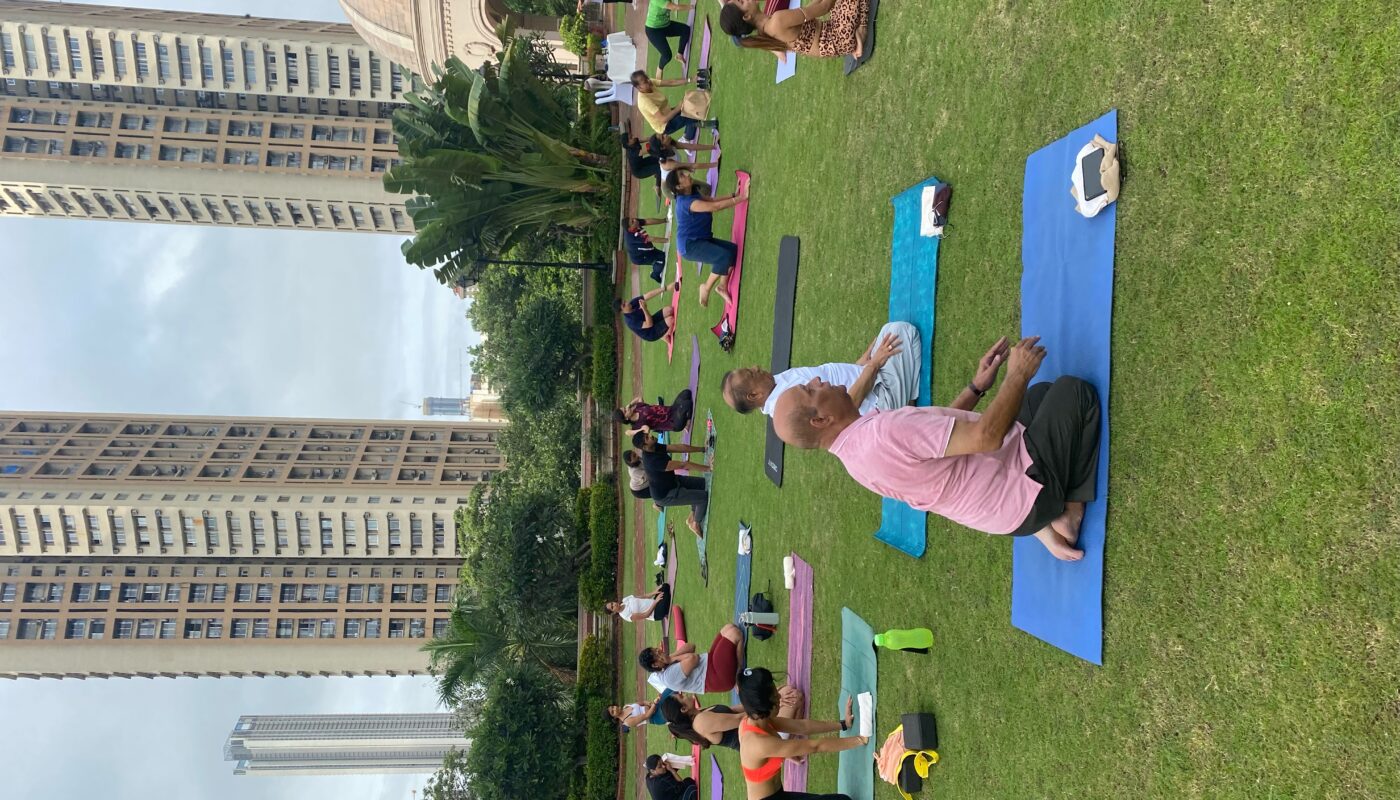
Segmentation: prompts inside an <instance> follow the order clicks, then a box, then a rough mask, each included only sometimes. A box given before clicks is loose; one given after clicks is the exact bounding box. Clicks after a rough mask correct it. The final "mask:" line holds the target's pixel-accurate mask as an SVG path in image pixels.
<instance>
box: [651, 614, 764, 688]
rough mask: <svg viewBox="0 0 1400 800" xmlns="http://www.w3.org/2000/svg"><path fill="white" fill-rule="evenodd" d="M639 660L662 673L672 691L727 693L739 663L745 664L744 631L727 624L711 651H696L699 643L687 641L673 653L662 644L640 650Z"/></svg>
mask: <svg viewBox="0 0 1400 800" xmlns="http://www.w3.org/2000/svg"><path fill="white" fill-rule="evenodd" d="M637 663H638V664H640V665H641V667H642V669H644V670H646V671H647V672H654V673H656V674H657V675H658V676H660V678H661V684H662V685H663V686H665V687H666V688H667V689H670V690H672V691H676V692H686V693H688V694H704V693H706V692H727V691H729V690H730V689H733V688H734V682H735V681H736V680H737V679H738V676H739V665H740V664H742V663H744V632H743V631H741V630H739V628H738V626H737V625H733V624H726V625H725V626H724V627H723V628H720V629H719V633H717V634H715V638H714V641H712V642H710V649H709V651H708V652H705V653H696V652H695V645H693V644H690V643H686V644H683V645H681V646H679V647H677V648H676V651H675V652H674V653H669V652H667V651H666V645H665V644H659V645H657V646H656V647H648V648H645V649H643V650H642V651H641V652H640V653H638V654H637Z"/></svg>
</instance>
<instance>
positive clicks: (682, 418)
mask: <svg viewBox="0 0 1400 800" xmlns="http://www.w3.org/2000/svg"><path fill="white" fill-rule="evenodd" d="M694 410H695V399H694V397H693V396H692V395H691V393H690V390H689V389H682V390H681V393H680V394H678V395H676V399H675V400H673V401H672V402H671V404H670V405H669V406H667V405H660V404H657V403H648V402H646V401H644V400H642V398H640V397H638V398H636V399H634V400H633V401H632V402H631V403H628V404H627V407H626V408H619V409H617V410H616V411H614V412H613V421H614V422H621V423H628V422H630V423H632V425H633V427H632V428H631V429H629V430H628V431H627V435H628V436H636V435H637V434H638V433H639V432H643V431H661V432H665V433H670V432H673V431H683V430H685V427H686V426H687V425H689V424H690V416H691V414H692V413H693V412H694Z"/></svg>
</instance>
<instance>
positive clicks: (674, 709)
mask: <svg viewBox="0 0 1400 800" xmlns="http://www.w3.org/2000/svg"><path fill="white" fill-rule="evenodd" d="M779 695H780V697H781V702H780V704H779V708H778V716H779V717H783V718H784V719H795V718H797V717H798V716H800V715H801V713H802V706H803V700H804V698H803V696H802V692H801V691H800V690H799V689H797V688H796V687H793V686H782V687H780V688H779ZM656 707H657V709H658V710H660V711H661V716H662V718H663V719H665V720H666V723H667V724H666V727H667V728H668V729H669V730H670V731H671V735H672V736H674V737H676V738H678V739H684V740H686V741H687V742H690V743H691V744H697V745H699V746H700V747H701V748H707V747H709V746H710V745H719V746H720V747H728V748H729V749H731V750H738V749H739V723H740V722H742V721H743V719H744V707H743V706H742V705H735V706H728V705H722V704H716V705H712V706H710V707H709V708H700V707H699V706H698V705H694V706H693V705H688V704H686V703H685V702H682V701H681V700H680V699H679V698H677V697H676V696H674V695H672V696H671V697H664V698H661V699H660V700H657V702H656ZM785 735H786V734H784V736H785Z"/></svg>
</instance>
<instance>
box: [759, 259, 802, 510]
mask: <svg viewBox="0 0 1400 800" xmlns="http://www.w3.org/2000/svg"><path fill="white" fill-rule="evenodd" d="M801 247H802V243H801V242H800V241H799V240H798V238H797V237H796V236H784V237H783V238H782V240H781V241H779V242H778V282H777V290H776V291H775V292H774V293H773V354H772V356H771V357H770V358H769V364H768V371H769V372H771V373H773V374H774V375H777V374H778V373H779V372H782V371H783V370H785V369H787V368H788V367H790V366H792V312H793V306H794V305H795V304H796V302H797V261H798V256H799V254H800V251H801ZM767 426H768V432H767V437H768V438H767V439H766V440H765V441H764V444H763V474H764V475H767V476H768V480H770V481H772V482H773V485H774V486H778V487H780V488H781V487H782V485H783V440H782V439H779V438H778V432H777V431H776V430H774V428H773V420H772V418H769V419H768V422H767Z"/></svg>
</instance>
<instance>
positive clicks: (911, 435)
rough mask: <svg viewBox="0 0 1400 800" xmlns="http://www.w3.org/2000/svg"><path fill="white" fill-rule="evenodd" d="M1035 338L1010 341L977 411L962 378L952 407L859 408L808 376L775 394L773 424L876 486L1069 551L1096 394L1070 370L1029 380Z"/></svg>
mask: <svg viewBox="0 0 1400 800" xmlns="http://www.w3.org/2000/svg"><path fill="white" fill-rule="evenodd" d="M1039 341H1040V337H1038V336H1031V337H1028V338H1025V339H1022V340H1021V341H1020V342H1018V343H1017V344H1016V346H1015V347H1012V348H1011V350H1010V354H1009V356H1008V357H1007V360H1006V378H1005V380H1003V381H1002V383H1001V390H1000V391H998V392H997V396H996V398H995V399H993V400H992V403H991V405H990V406H988V408H987V411H986V412H985V413H983V414H977V413H976V412H974V411H973V410H972V409H973V408H974V407H975V406H976V404H977V400H978V399H980V397H981V391H980V387H978V386H969V387H968V388H967V389H964V390H963V392H962V393H961V394H959V395H958V399H957V400H956V401H954V404H953V406H952V407H951V408H938V407H933V406H929V407H922V408H901V409H898V410H896V411H879V410H876V411H873V412H871V413H869V414H866V415H865V416H861V414H860V411H859V409H857V408H856V405H855V404H854V403H853V402H851V396H850V394H848V393H847V392H846V389H845V387H843V386H835V385H832V384H830V383H827V382H825V381H823V380H821V379H820V378H813V379H812V380H811V381H810V382H809V383H806V384H803V385H802V386H798V387H795V388H794V389H792V390H790V391H787V392H784V393H783V395H782V397H780V398H778V404H777V408H776V409H775V411H774V414H773V426H774V428H775V429H776V430H777V433H778V436H779V437H780V438H781V439H782V440H783V441H784V442H787V443H788V444H790V445H793V446H795V447H802V448H807V449H812V448H817V447H820V448H822V449H824V450H827V451H828V452H830V453H831V454H832V455H834V456H836V457H837V458H838V459H840V460H841V463H842V464H843V465H844V466H845V468H846V471H847V472H848V473H850V475H851V477H852V478H855V480H856V482H857V483H859V484H861V485H862V486H864V487H866V488H867V489H869V490H871V491H872V492H875V493H876V494H880V495H883V496H885V497H891V498H894V499H896V500H902V501H904V502H906V503H908V504H909V505H911V506H913V507H914V508H917V509H921V510H924V511H931V512H933V513H935V514H939V515H941V516H944V517H947V518H948V519H951V520H952V521H954V522H957V523H959V524H962V525H966V526H967V527H969V528H972V529H973V530H978V531H982V532H984V533H996V534H1010V535H1012V536H1035V538H1036V539H1039V540H1040V542H1041V544H1044V545H1045V547H1046V549H1047V550H1049V551H1050V553H1051V555H1053V556H1055V557H1056V558H1058V559H1062V560H1064V561H1078V560H1079V559H1081V558H1083V557H1084V551H1083V550H1080V549H1078V548H1077V547H1076V546H1075V545H1076V544H1077V543H1078V541H1079V525H1080V522H1081V521H1082V520H1083V519H1084V504H1085V503H1087V502H1088V501H1090V500H1093V499H1094V492H1095V483H1094V477H1095V473H1096V472H1097V471H1098V464H1099V399H1098V394H1097V393H1096V392H1095V391H1094V387H1093V386H1091V385H1089V384H1088V383H1086V382H1085V381H1083V380H1080V379H1079V378H1074V377H1069V376H1064V377H1061V378H1058V379H1056V380H1055V382H1054V383H1037V384H1036V385H1035V386H1030V385H1029V384H1030V381H1031V378H1033V377H1035V373H1036V371H1037V370H1039V369H1040V362H1041V361H1042V360H1043V359H1044V358H1045V348H1044V347H1041V346H1040V345H1039V344H1038V342H1039ZM983 385H985V386H989V387H990V384H983ZM1027 387H1029V388H1027Z"/></svg>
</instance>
